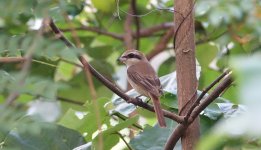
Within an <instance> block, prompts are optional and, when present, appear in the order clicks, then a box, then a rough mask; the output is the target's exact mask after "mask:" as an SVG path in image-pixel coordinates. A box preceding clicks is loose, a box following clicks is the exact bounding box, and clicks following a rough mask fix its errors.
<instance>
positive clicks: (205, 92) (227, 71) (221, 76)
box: [180, 70, 229, 121]
mask: <svg viewBox="0 0 261 150" xmlns="http://www.w3.org/2000/svg"><path fill="white" fill-rule="evenodd" d="M228 73H229V70H226V71H225V72H223V73H222V74H221V75H220V76H219V77H218V78H217V79H216V80H214V81H213V82H212V83H211V84H210V85H209V86H208V87H207V88H205V89H204V90H203V91H202V93H201V94H200V95H199V97H198V98H197V99H196V101H195V102H194V103H193V104H192V106H191V107H190V108H189V110H188V112H187V115H186V117H185V121H187V119H188V118H189V116H190V115H191V113H192V111H193V110H194V108H195V107H196V106H198V104H199V102H200V100H201V99H202V98H203V97H204V96H205V95H206V94H207V92H208V91H209V90H210V89H211V88H213V87H214V86H215V85H216V84H217V83H218V82H219V81H220V80H221V79H223V78H224V77H225V76H226V75H227V74H228ZM185 106H186V105H185ZM183 108H184V107H183ZM181 112H182V110H181V111H180V114H181Z"/></svg>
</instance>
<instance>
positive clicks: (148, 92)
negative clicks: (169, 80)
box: [118, 49, 166, 128]
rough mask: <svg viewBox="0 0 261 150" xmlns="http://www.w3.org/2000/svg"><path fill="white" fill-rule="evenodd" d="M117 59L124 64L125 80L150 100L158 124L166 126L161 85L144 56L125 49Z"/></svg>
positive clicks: (135, 51) (136, 51)
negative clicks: (125, 68)
mask: <svg viewBox="0 0 261 150" xmlns="http://www.w3.org/2000/svg"><path fill="white" fill-rule="evenodd" d="M118 61H120V62H121V63H123V64H125V65H126V67H127V80H128V82H129V83H130V85H131V86H132V87H133V88H134V89H135V90H136V91H137V92H138V93H139V94H141V95H144V96H146V97H148V98H150V99H151V100H152V103H153V105H154V110H155V113H156V117H157V120H158V124H159V126H160V127H162V128H164V127H166V122H165V119H164V115H163V111H162V109H161V106H160V98H159V97H160V96H161V95H162V94H163V90H162V86H161V84H160V80H159V77H158V76H157V74H156V72H155V70H154V69H153V67H152V66H151V64H150V63H149V61H148V60H147V58H146V56H145V55H144V54H143V53H142V52H140V51H138V50H134V49H133V50H126V51H125V52H124V53H123V54H122V55H121V56H120V57H119V58H118Z"/></svg>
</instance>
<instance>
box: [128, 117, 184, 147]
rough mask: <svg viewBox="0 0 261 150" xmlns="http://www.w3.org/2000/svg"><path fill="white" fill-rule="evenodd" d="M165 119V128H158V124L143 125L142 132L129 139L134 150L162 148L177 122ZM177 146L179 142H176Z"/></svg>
mask: <svg viewBox="0 0 261 150" xmlns="http://www.w3.org/2000/svg"><path fill="white" fill-rule="evenodd" d="M165 120H166V123H167V128H160V127H159V126H158V125H156V126H154V127H149V126H147V127H145V129H144V130H143V132H141V133H139V134H138V135H137V136H135V137H134V138H133V139H131V141H130V145H131V147H132V148H133V149H135V150H144V149H153V150H162V148H163V147H164V145H165V143H166V141H167V139H168V137H169V135H170V134H171V133H172V132H173V128H175V126H176V125H177V123H175V122H174V121H172V120H170V119H165ZM178 147H180V144H177V146H176V148H175V149H178Z"/></svg>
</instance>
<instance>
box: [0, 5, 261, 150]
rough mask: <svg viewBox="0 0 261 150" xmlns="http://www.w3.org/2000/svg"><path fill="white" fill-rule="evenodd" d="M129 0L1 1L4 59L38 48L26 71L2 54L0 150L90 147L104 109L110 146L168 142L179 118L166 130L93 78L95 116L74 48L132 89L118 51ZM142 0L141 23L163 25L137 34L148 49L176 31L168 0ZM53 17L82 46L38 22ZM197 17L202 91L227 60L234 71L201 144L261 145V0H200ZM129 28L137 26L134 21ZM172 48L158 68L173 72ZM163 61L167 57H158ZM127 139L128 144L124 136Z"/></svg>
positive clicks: (168, 98) (205, 119)
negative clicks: (118, 102) (117, 100)
mask: <svg viewBox="0 0 261 150" xmlns="http://www.w3.org/2000/svg"><path fill="white" fill-rule="evenodd" d="M130 3H131V1H128V0H124V1H123V0H119V1H114V0H92V1H89V0H87V1H83V0H70V1H69V0H68V1H67V0H64V1H51V0H19V1H16V0H9V1H0V14H1V15H0V55H1V58H0V60H4V58H10V57H14V58H24V57H26V56H30V54H32V63H31V67H30V70H26V71H23V69H22V68H23V63H22V62H21V61H20V62H15V63H6V62H4V61H1V62H0V67H1V68H0V69H1V70H0V102H1V106H0V111H1V113H0V114H1V117H0V140H1V142H0V147H1V148H3V149H11V148H16V149H73V148H76V147H78V148H79V146H81V145H84V144H86V143H87V145H84V146H85V149H87V148H95V147H96V148H97V146H98V145H99V141H98V136H97V134H98V132H97V131H98V125H97V121H96V120H97V117H98V118H100V120H101V122H102V124H103V125H102V132H101V133H100V134H102V135H103V140H102V141H103V147H104V149H112V148H113V147H114V148H115V145H117V143H119V142H120V143H121V144H118V145H117V146H119V147H121V148H122V149H128V146H130V147H132V148H133V149H148V148H151V147H153V148H154V149H160V148H161V146H162V145H164V143H165V141H166V139H167V137H168V135H169V134H170V131H172V130H173V127H175V125H176V123H174V122H172V121H168V128H167V129H160V128H159V127H158V126H157V125H156V126H154V125H155V122H156V121H155V117H154V114H153V113H150V112H148V111H146V110H142V109H139V108H138V109H136V111H135V114H136V115H133V114H131V113H130V112H131V111H130V110H133V107H129V106H128V107H127V108H129V109H127V108H126V107H123V106H117V105H115V103H114V104H113V103H112V99H113V98H112V97H113V93H112V92H111V91H109V90H108V89H107V88H106V87H105V86H103V85H102V84H101V83H100V82H99V81H97V80H96V79H95V78H93V81H94V85H95V90H96V92H97V102H98V107H99V115H98V116H97V112H95V110H94V103H93V101H92V97H91V93H90V87H89V86H88V83H87V81H86V80H85V76H84V73H83V72H82V71H81V68H80V67H78V66H77V65H75V64H77V63H79V62H78V61H77V56H79V55H80V54H86V56H87V58H88V60H89V61H90V64H92V65H93V66H94V68H96V69H97V70H98V71H99V72H101V73H102V74H103V75H105V76H106V77H107V78H109V79H110V80H113V81H116V82H118V83H119V84H120V86H121V87H122V88H123V89H125V90H126V88H127V87H126V86H125V85H126V80H125V79H124V78H123V77H124V75H123V72H124V67H123V66H121V65H120V64H117V62H116V59H117V57H119V56H120V54H121V53H122V52H123V51H124V50H125V49H126V45H125V44H124V36H125V34H127V33H126V30H125V29H124V23H125V21H126V18H127V17H128V16H131V15H130V14H128V8H129V6H130ZM136 3H137V4H136V6H137V13H138V14H140V15H139V16H138V17H139V21H140V28H141V29H140V30H143V29H148V28H150V27H153V26H156V25H161V24H164V25H166V26H164V28H161V29H160V30H157V31H153V32H151V33H150V34H149V35H148V36H143V35H141V36H140V38H139V40H140V45H139V50H141V51H142V52H144V53H145V54H147V55H151V54H152V53H153V52H155V49H156V46H157V45H159V44H160V40H161V38H162V37H163V36H164V35H165V34H166V32H167V31H168V30H169V29H170V26H171V24H172V22H173V9H172V8H173V5H174V4H173V1H171V0H140V1H137V2H136ZM48 17H52V18H53V19H54V21H55V22H56V24H57V25H58V27H59V28H61V30H62V31H64V34H65V36H66V37H67V38H68V39H69V40H70V41H72V42H73V43H74V44H75V45H76V44H77V43H76V41H75V37H73V32H71V29H72V28H74V29H75V31H76V34H77V36H78V38H79V40H80V42H81V47H80V48H67V47H66V46H65V45H64V43H63V42H61V41H59V40H57V39H56V38H55V36H54V34H53V33H52V31H51V30H50V28H48V27H44V28H41V29H40V25H41V21H42V19H43V18H48ZM195 17H196V22H195V24H196V44H197V45H196V57H197V60H198V62H199V65H200V67H201V72H200V78H199V90H202V89H204V87H206V86H208V85H209V84H210V83H211V82H212V81H213V80H214V79H216V78H217V77H218V76H219V75H220V74H221V72H222V71H223V70H224V69H225V68H232V69H233V70H234V72H235V73H234V74H235V79H236V82H235V84H234V86H232V87H230V88H229V89H228V90H227V91H226V92H225V93H224V94H223V95H222V97H223V98H220V99H218V100H217V101H216V102H215V103H213V104H211V105H210V106H209V107H208V108H207V109H206V110H205V111H204V113H202V116H201V128H202V129H201V131H202V140H201V141H200V144H199V149H215V148H216V149H233V148H235V149H241V148H242V149H260V147H261V143H260V133H261V128H260V124H261V122H260V121H257V120H258V119H257V118H258V115H259V114H260V113H261V112H260V110H259V109H258V107H257V106H259V105H260V97H261V96H260V89H261V87H260V85H261V83H260V82H261V81H260V77H261V75H260V74H261V71H260V70H261V67H260V64H261V63H260V60H261V59H260V49H261V44H260V43H261V38H260V37H261V21H260V20H261V2H260V1H257V0H241V1H237V0H231V1H225V0H219V1H209V0H197V1H196V3H195ZM68 20H69V21H68ZM169 24H170V25H169ZM129 26H131V28H132V30H133V34H135V30H136V25H135V23H132V24H131V25H129ZM136 40H137V38H134V43H135V41H136ZM172 51H173V44H172V40H171V38H170V39H169V40H168V41H167V43H166V44H165V48H163V49H162V50H161V51H160V53H157V55H156V56H157V60H156V65H158V66H159V68H158V70H157V71H158V74H159V75H160V76H163V75H166V74H169V73H171V72H174V71H175V57H174V55H173V53H172ZM163 54H165V55H167V56H166V57H165V56H164V57H163ZM159 60H164V61H163V62H162V63H159V62H158V63H157V61H159ZM152 61H153V59H152ZM154 63H155V60H154ZM171 77H173V76H171ZM171 77H170V78H171ZM170 78H164V79H165V80H170ZM173 84H175V83H173ZM165 88H168V87H165ZM12 93H18V95H19V96H18V97H17V99H16V100H15V102H14V103H13V105H12V106H9V107H6V106H5V103H6V100H7V99H8V97H9V96H10V94H12ZM175 94H176V93H175V92H171V93H169V94H166V95H165V96H163V98H162V101H161V102H162V104H163V107H164V108H166V109H169V110H171V111H177V102H176V95H175ZM240 103H241V104H243V105H241V104H240ZM119 107H123V108H124V109H123V108H119ZM115 109H116V110H118V112H117V111H115ZM119 110H120V111H119ZM122 114H124V115H125V116H123V115H122ZM129 116H130V117H129ZM249 116H251V117H249ZM238 117H240V118H241V119H238ZM138 119H139V122H137V120H138ZM130 126H132V127H130ZM129 127H130V128H129ZM233 127H236V128H237V130H233V129H234V128H233ZM128 128H129V129H128ZM239 131H240V132H239ZM148 137H150V138H148ZM158 137H161V138H160V139H158ZM206 139H207V140H206ZM224 139H225V140H224ZM123 140H126V141H127V142H126V143H125V144H123V143H124V142H123ZM151 143H154V144H153V145H152V144H151ZM119 147H118V148H119ZM179 148H180V147H179V146H177V149H179ZM115 149H116V148H115Z"/></svg>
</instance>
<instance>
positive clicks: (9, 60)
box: [0, 57, 26, 63]
mask: <svg viewBox="0 0 261 150" xmlns="http://www.w3.org/2000/svg"><path fill="white" fill-rule="evenodd" d="M25 60H26V59H25V58H24V57H1V58H0V63H16V62H24V61H25Z"/></svg>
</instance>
